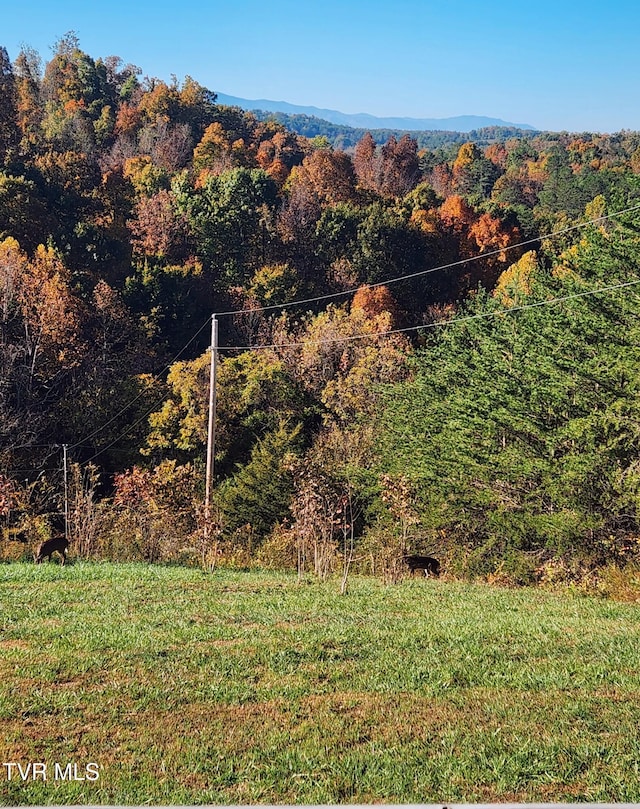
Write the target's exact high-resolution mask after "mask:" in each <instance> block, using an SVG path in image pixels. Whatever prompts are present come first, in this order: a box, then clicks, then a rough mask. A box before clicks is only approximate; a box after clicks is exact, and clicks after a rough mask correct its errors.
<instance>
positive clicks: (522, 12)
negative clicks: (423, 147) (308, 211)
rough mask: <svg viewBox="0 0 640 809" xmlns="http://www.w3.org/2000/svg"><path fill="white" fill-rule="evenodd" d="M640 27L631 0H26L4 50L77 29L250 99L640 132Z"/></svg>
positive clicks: (7, 29)
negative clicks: (530, 0) (100, 0)
mask: <svg viewBox="0 0 640 809" xmlns="http://www.w3.org/2000/svg"><path fill="white" fill-rule="evenodd" d="M639 24H640V4H637V3H632V2H626V0H625V1H624V2H620V1H616V0H613V1H612V2H610V3H608V4H602V3H598V4H595V3H590V2H589V0H582V2H574V0H570V1H569V2H563V0H536V2H535V3H527V4H525V3H519V2H517V1H516V2H509V3H497V4H496V3H493V4H483V3H478V2H477V0H475V2H471V1H469V0H440V2H431V0H385V2H377V0H367V2H365V0H340V2H338V0H322V2H311V3H305V2H304V0H279V2H277V3H269V2H265V1H264V0H261V1H260V2H258V1H257V0H246V1H245V2H243V1H242V0H235V2H232V0H226V2H224V3H223V2H220V0H209V2H203V0H195V2H189V0H187V2H184V3H182V4H180V3H168V2H163V0H154V2H150V0H129V2H124V1H123V0H111V2H105V3H92V2H87V0H56V2H52V0H22V3H20V4H17V3H11V4H7V7H6V8H4V9H3V11H2V17H1V22H0V45H4V46H5V47H6V48H7V50H8V51H9V55H10V57H11V58H12V59H15V57H16V56H17V54H18V52H19V50H20V47H21V45H22V44H27V45H30V46H31V47H33V48H35V49H36V50H37V51H39V53H40V55H41V56H42V58H43V60H45V61H46V60H48V59H49V58H50V57H51V53H52V50H51V47H52V45H53V44H54V43H55V41H56V39H58V38H59V37H60V36H62V35H63V34H65V33H66V32H67V31H70V30H73V31H75V32H76V34H77V35H78V37H79V39H80V45H81V47H82V49H83V50H84V51H86V52H87V53H89V54H90V55H91V56H92V57H94V58H97V57H98V56H109V55H112V54H116V55H118V56H121V57H122V58H123V59H124V61H125V62H133V63H134V64H137V65H138V66H140V67H141V68H142V71H143V74H144V75H149V76H157V77H159V78H163V79H166V80H168V79H169V78H170V76H171V75H172V74H175V75H176V76H177V77H178V79H180V80H182V79H183V78H184V76H185V75H190V76H192V77H193V78H194V79H196V80H197V81H199V82H200V83H201V84H203V85H205V86H206V87H208V88H209V89H211V90H217V91H220V92H224V93H228V94H230V95H236V96H241V97H243V98H269V99H272V100H279V101H289V102H290V103H293V104H303V105H313V106H316V107H326V108H331V109H337V110H340V111H342V112H347V113H354V112H368V113H371V114H373V115H380V116H385V115H394V116H411V117H424V118H427V117H429V118H444V117H449V116H453V115H487V116H490V117H494V118H501V119H503V120H508V121H512V122H516V123H529V124H532V125H533V126H535V127H538V128H540V129H551V130H556V131H559V130H569V131H584V130H589V131H599V132H615V131H619V130H621V129H637V130H640V80H639V79H640V70H639V67H640V25H639Z"/></svg>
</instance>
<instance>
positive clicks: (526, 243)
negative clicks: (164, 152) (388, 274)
mask: <svg viewBox="0 0 640 809" xmlns="http://www.w3.org/2000/svg"><path fill="white" fill-rule="evenodd" d="M638 210H640V204H639V205H633V206H631V207H629V208H623V209H622V210H620V211H613V212H611V213H608V214H603V215H602V216H598V217H596V218H595V219H588V220H587V221H585V222H578V223H577V224H575V225H569V227H566V228H563V229H562V230H557V231H555V232H554V233H547V234H545V235H542V236H536V237H535V238H531V239H525V240H524V241H521V242H518V243H517V244H510V245H507V246H506V247H500V248H496V249H495V250H488V251H487V252H486V253H478V254H477V255H475V256H470V257H469V258H463V259H460V260H458V261H452V262H450V263H448V264H440V265H438V266H437V267H430V268H429V269H428V270H419V271H418V272H414V273H409V274H407V275H400V276H398V277H397V278H389V279H387V280H386V281H376V283H374V284H364V285H363V284H361V285H360V286H358V287H354V288H352V289H345V290H343V291H342V292H330V293H328V294H326V295H318V296H317V297H315V298H301V299H298V300H295V301H289V302H287V303H279V304H270V305H269V306H256V307H253V308H251V309H238V310H236V311H229V312H217V313H216V316H217V317H222V316H225V315H243V314H255V313H256V312H269V311H271V310H273V309H289V308H291V307H292V306H302V305H304V304H307V303H319V302H320V301H325V300H331V299H334V298H338V297H341V296H343V295H345V296H346V295H353V294H355V293H356V292H358V290H359V289H360V288H361V287H362V286H366V287H367V288H369V289H375V288H376V287H381V286H391V284H397V283H399V282H400V281H407V280H410V279H411V278H419V277H420V276H423V275H429V274H431V273H434V272H440V271H441V270H450V269H453V268H454V267H461V266H463V265H465V264H470V263H471V262H472V261H478V260H479V259H484V258H491V257H492V256H498V255H501V254H503V253H506V252H507V251H509V250H517V249H518V248H520V247H528V246H530V245H532V244H536V243H537V242H542V241H545V240H546V239H554V238H557V237H558V236H564V235H566V234H567V233H571V232H572V231H574V230H578V229H580V228H584V227H588V226H589V225H595V224H597V223H599V222H604V221H607V220H609V219H612V218H613V217H616V216H623V215H624V214H628V213H633V212H634V211H638Z"/></svg>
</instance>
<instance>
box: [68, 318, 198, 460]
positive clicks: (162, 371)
mask: <svg viewBox="0 0 640 809" xmlns="http://www.w3.org/2000/svg"><path fill="white" fill-rule="evenodd" d="M209 322H210V321H209V319H207V321H206V322H205V323H203V325H202V326H200V328H199V329H198V331H197V332H196V333H195V334H194V335H193V337H191V339H190V340H189V341H188V342H187V343H185V345H184V346H183V347H182V348H181V349H180V351H178V353H177V354H176V355H175V357H174V358H173V359H172V360H171V362H169V363H168V364H167V365H165V367H164V368H163V369H162V370H161V371H159V372H158V373H157V374H156V375H155V376H153V377H152V378H151V383H154V382H157V381H158V379H160V377H161V376H163V375H164V374H165V373H166V372H167V371H168V370H170V368H171V366H172V365H173V364H174V363H175V362H177V361H178V359H179V358H180V357H181V356H182V354H184V352H185V351H186V350H187V348H189V346H190V345H191V343H193V342H194V340H195V339H196V338H197V337H198V335H199V334H200V333H201V332H202V331H203V330H204V328H205V326H208V325H209ZM145 392H146V391H144V390H143V391H140V393H139V394H138V395H137V396H135V397H134V398H133V399H132V400H131V401H130V402H129V403H128V404H126V405H125V406H124V407H123V408H121V409H120V410H119V411H118V412H117V413H116V414H115V415H114V416H112V417H111V418H110V419H109V421H106V422H105V423H104V424H103V425H102V426H101V427H97V428H96V429H95V430H94V431H93V432H92V433H89V435H85V436H84V438H81V439H80V440H79V441H76V442H75V443H74V444H69V445H68V449H76V448H77V447H79V446H80V445H81V444H84V443H85V442H86V441H88V440H89V439H90V438H93V437H94V436H95V435H98V433H101V432H102V431H103V430H104V429H105V427H108V426H109V425H110V424H113V422H114V421H116V420H117V419H118V418H120V416H121V415H122V414H123V413H126V412H127V410H129V408H130V407H131V405H133V404H135V403H136V402H137V401H138V399H141V398H142V397H143V396H144V394H145ZM136 423H137V422H136Z"/></svg>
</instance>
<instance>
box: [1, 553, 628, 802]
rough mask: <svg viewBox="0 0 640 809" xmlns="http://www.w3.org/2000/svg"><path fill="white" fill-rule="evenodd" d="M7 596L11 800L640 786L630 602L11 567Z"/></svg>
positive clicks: (4, 796)
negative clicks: (39, 767)
mask: <svg viewBox="0 0 640 809" xmlns="http://www.w3.org/2000/svg"><path fill="white" fill-rule="evenodd" d="M0 611H1V612H0V723H1V727H2V733H1V735H0V756H1V757H2V758H1V759H0V762H3V763H9V762H16V763H20V764H21V766H22V767H23V772H24V773H25V774H27V773H26V766H27V764H29V763H37V764H44V765H46V768H47V769H46V776H47V778H46V780H43V778H42V777H40V776H38V777H37V778H35V779H33V778H32V777H31V775H32V771H29V774H28V777H27V779H26V780H24V781H23V780H22V778H21V777H20V774H19V773H18V772H17V770H16V768H15V767H13V768H8V767H7V766H4V767H3V768H2V769H1V770H0V802H2V803H4V804H34V803H42V804H44V803H58V804H65V803H75V804H86V803H118V804H127V803H136V804H138V803H145V802H148V803H164V804H168V803H174V804H175V803H184V804H196V803H207V802H209V803H226V804H236V803H241V804H248V803H333V802H342V803H353V802H361V803H369V802H402V803H404V802H414V803H415V802H438V801H456V802H467V801H468V802H471V801H475V802H480V801H482V802H486V801H506V800H509V801H516V800H517V801H640V732H639V727H640V620H639V619H640V613H639V610H638V608H637V607H634V606H630V605H624V604H620V603H614V602H609V601H605V600H596V599H588V598H579V597H575V596H574V597H571V596H563V597H561V596H554V595H551V594H549V593H545V592H543V591H541V590H532V589H523V590H506V589H500V588H492V587H488V586H475V585H470V584H455V583H448V582H443V581H431V580H418V579H416V580H415V581H407V582H405V583H404V584H402V585H399V586H395V587H385V586H383V585H382V584H380V583H379V582H377V581H374V580H371V579H364V578H362V579H358V578H354V579H353V580H352V582H351V588H350V592H349V594H348V595H346V596H340V595H339V593H338V585H337V583H331V582H329V583H328V584H324V585H322V584H317V583H307V584H302V585H299V584H298V583H297V582H296V579H295V577H292V576H286V575H284V574H274V573H255V572H254V573H242V572H228V571H218V572H216V573H214V574H212V575H206V574H204V573H202V572H200V571H196V570H187V569H182V568H169V567H153V566H143V565H112V564H101V565H97V564H96V565H89V564H86V565H85V564H75V565H69V566H67V567H66V568H61V567H60V566H58V565H56V564H48V565H46V564H45V565H42V566H40V567H35V566H34V565H27V564H11V565H2V566H0ZM94 763H95V764H97V765H99V768H100V769H99V777H98V778H97V780H91V779H93V778H95V773H94V770H93V768H92V767H89V768H87V765H91V764H94ZM56 764H58V765H59V768H58V770H57V771H56V767H55V765H56ZM68 764H71V765H75V767H76V769H75V771H74V770H73V769H72V768H70V769H68V770H66V767H67V765H68ZM9 769H11V775H12V777H11V779H9V777H8V775H9ZM60 770H62V772H61V771H60ZM71 773H74V774H75V777H76V778H77V780H70V777H69V776H70V775H71ZM56 775H57V776H60V775H66V777H65V778H61V777H56ZM81 778H84V780H80V779H81Z"/></svg>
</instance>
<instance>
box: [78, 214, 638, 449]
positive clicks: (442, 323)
mask: <svg viewBox="0 0 640 809" xmlns="http://www.w3.org/2000/svg"><path fill="white" fill-rule="evenodd" d="M638 210H640V204H638V205H633V206H629V207H628V208H624V209H621V210H619V211H612V212H611V213H608V214H603V215H602V216H598V217H595V218H593V219H589V220H586V221H584V222H579V223H576V224H574V225H570V226H568V227H566V228H562V229H561V230H558V231H555V232H553V233H548V234H545V235H542V236H537V237H535V238H531V239H526V240H523V241H521V242H518V243H516V244H512V245H507V246H506V247H502V248H499V249H495V250H490V251H487V252H485V253H479V254H477V255H475V256H470V257H468V258H464V259H460V260H458V261H454V262H450V263H447V264H442V265H438V266H437V267H431V268H429V269H426V270H420V271H418V272H415V273H409V274H407V275H403V276H398V277H396V278H391V279H387V280H385V281H379V282H376V283H373V284H367V285H366V286H367V287H368V288H369V289H373V288H376V287H380V286H389V285H390V284H394V283H399V282H400V281H406V280H409V279H413V278H418V277H420V276H423V275H428V274H431V273H435V272H440V271H443V270H446V269H452V268H454V267H460V266H464V265H465V264H469V263H470V262H473V261H478V260H480V259H485V258H489V257H491V256H495V255H501V254H504V253H505V252H506V251H508V250H515V249H517V248H521V247H526V246H529V245H532V244H536V243H539V242H542V241H545V240H547V239H553V238H558V237H559V236H563V235H566V234H567V233H571V232H572V231H575V230H577V229H580V228H584V227H587V226H591V225H596V224H598V223H600V222H603V221H606V220H609V219H612V218H614V217H617V216H622V215H624V214H629V213H633V212H635V211H638ZM638 283H640V280H637V281H630V282H626V283H623V284H617V285H611V286H608V287H602V288H600V289H596V290H588V291H585V292H581V293H575V294H572V295H567V296H563V297H561V298H555V299H551V300H547V301H537V302H535V303H531V304H523V305H521V306H514V307H510V308H509V309H504V310H495V311H492V312H483V313H476V314H474V315H466V316H462V317H460V318H452V319H449V320H443V321H437V322H434V323H429V324H422V325H419V326H410V327H406V328H402V329H390V330H388V331H385V332H376V333H371V332H367V333H362V334H356V335H348V336H344V337H340V338H330V339H323V340H317V341H313V340H311V341H305V344H307V345H323V344H329V343H341V342H346V341H352V340H359V339H366V338H369V339H372V338H378V337H384V336H390V335H394V334H402V333H409V332H415V331H421V330H425V329H431V328H436V327H442V326H446V325H451V324H453V323H456V322H461V321H464V320H474V319H478V318H481V317H493V316H496V315H498V314H509V313H511V312H517V311H522V310H524V309H531V308H535V307H539V306H545V305H553V304H556V303H561V302H563V301H567V300H571V299H573V298H580V297H585V296H587V295H595V294H598V293H602V292H608V291H611V290H614V289H622V288H624V287H627V286H633V285H635V284H638ZM359 288H360V287H356V288H353V289H349V290H343V291H341V292H336V293H328V294H325V295H319V296H316V297H312V298H303V299H297V300H294V301H289V302H286V303H283V304H272V305H269V306H261V307H252V308H250V309H240V310H232V311H228V312H216V314H215V316H216V317H223V316H230V315H241V314H255V313H256V312H266V311H271V310H274V309H278V310H281V309H287V308H291V307H293V306H302V305H306V304H309V303H318V302H321V301H324V300H331V299H334V298H337V297H340V296H348V295H351V294H355V293H356V292H357V291H358V289H359ZM209 323H210V318H208V319H207V320H206V321H205V323H203V325H202V326H200V328H199V329H198V330H197V331H196V333H195V334H194V335H193V336H192V337H191V339H190V340H189V341H188V342H187V343H186V344H185V345H184V346H183V347H182V348H181V349H180V351H179V352H178V353H177V355H176V356H175V357H174V359H173V360H172V361H171V362H170V363H169V364H167V365H166V366H165V367H164V368H163V369H162V371H160V372H159V373H158V374H156V375H155V376H154V377H153V378H152V381H156V380H157V379H159V378H160V377H161V376H162V375H163V374H164V373H165V372H166V371H168V370H169V369H170V367H171V365H173V364H174V363H175V362H176V361H177V360H178V359H179V357H180V356H182V354H183V353H184V352H185V351H186V349H187V348H188V347H189V346H190V345H191V344H192V343H193V342H194V341H195V340H196V338H197V337H198V336H199V335H200V334H201V332H202V331H203V330H204V329H205V328H206V327H207V326H208V325H209ZM300 345H301V343H300V342H296V343H273V344H265V345H251V346H219V349H220V350H228V351H248V350H264V349H269V348H271V349H275V348H293V347H299V346H300ZM143 395H144V391H142V392H141V393H140V394H138V395H137V396H136V397H135V398H134V399H132V400H131V401H130V402H129V403H128V404H127V405H125V406H124V407H123V408H121V410H119V411H118V412H117V413H116V414H115V415H114V416H112V417H111V418H110V419H109V420H108V421H107V422H105V423H104V424H103V425H101V426H100V427H98V428H96V429H95V430H94V431H93V432H91V433H89V434H88V435H87V436H85V437H84V438H82V439H80V440H79V441H76V442H75V443H74V444H70V445H69V446H68V449H75V448H77V447H78V446H80V445H81V444H84V443H86V442H87V441H88V440H89V439H91V438H93V437H94V436H96V435H98V434H99V433H100V432H102V430H104V429H105V428H106V427H108V426H109V425H110V424H112V423H113V422H114V421H116V419H118V418H119V417H120V416H121V415H122V414H123V413H125V412H126V411H127V410H128V409H129V408H130V407H131V406H132V405H133V404H135V402H136V401H138V400H139V399H140V398H141V397H142V396H143ZM163 401H164V397H162V398H161V399H160V400H158V401H157V402H155V403H154V404H153V405H152V406H151V407H150V408H149V409H148V410H147V411H146V412H145V413H144V414H143V415H142V416H140V417H139V418H138V419H136V421H135V422H133V424H131V425H129V426H128V427H127V429H126V430H125V431H124V432H122V433H121V434H120V435H119V436H118V437H117V438H115V439H114V440H113V441H111V442H110V443H109V444H108V445H107V446H106V447H103V448H102V449H100V450H98V451H97V452H96V453H95V454H94V455H92V456H91V457H90V458H89V459H88V460H87V461H86V462H87V463H89V462H91V461H92V460H94V459H95V458H97V457H98V456H99V455H101V454H103V453H104V452H107V451H108V450H109V449H111V448H112V447H113V446H115V444H117V443H118V442H119V441H120V440H121V439H122V438H124V437H125V436H126V435H127V434H128V433H129V432H130V431H131V430H132V429H133V428H134V427H136V426H137V425H138V424H140V423H141V422H142V421H143V420H144V419H146V418H147V417H148V416H149V415H150V414H151V413H152V412H153V411H154V410H155V409H156V407H158V406H159V405H160V404H161V403H162V402H163Z"/></svg>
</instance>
